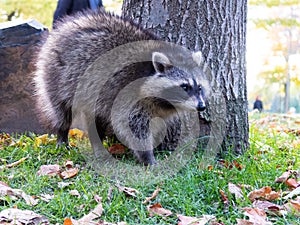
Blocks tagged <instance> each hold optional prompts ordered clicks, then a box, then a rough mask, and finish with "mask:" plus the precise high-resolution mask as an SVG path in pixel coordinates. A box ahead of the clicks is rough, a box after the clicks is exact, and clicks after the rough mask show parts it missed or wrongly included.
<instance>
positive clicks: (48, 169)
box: [37, 164, 60, 177]
mask: <svg viewBox="0 0 300 225" xmlns="http://www.w3.org/2000/svg"><path fill="white" fill-rule="evenodd" d="M59 172H60V166H59V165H57V164H55V165H42V166H41V167H40V169H39V171H38V172H37V175H38V176H50V177H53V176H56V175H57V174H58V173H59Z"/></svg>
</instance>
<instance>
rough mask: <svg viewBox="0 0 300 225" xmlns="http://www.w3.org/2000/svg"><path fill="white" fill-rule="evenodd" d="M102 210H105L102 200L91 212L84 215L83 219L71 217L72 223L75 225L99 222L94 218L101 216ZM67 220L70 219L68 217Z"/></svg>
mask: <svg viewBox="0 0 300 225" xmlns="http://www.w3.org/2000/svg"><path fill="white" fill-rule="evenodd" d="M102 212H103V207H102V203H101V202H100V203H99V204H98V205H97V206H96V207H95V208H94V209H93V210H92V211H91V212H90V213H89V214H87V215H85V216H83V217H82V218H81V219H79V220H74V219H71V221H72V224H73V225H83V224H84V225H89V224H97V223H96V222H95V221H94V220H95V219H96V218H99V217H100V216H101V215H102ZM65 220H66V219H65ZM67 220H68V218H67ZM67 222H68V221H67Z"/></svg>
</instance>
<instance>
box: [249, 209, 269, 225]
mask: <svg viewBox="0 0 300 225" xmlns="http://www.w3.org/2000/svg"><path fill="white" fill-rule="evenodd" d="M243 210H244V211H245V212H244V215H246V216H248V217H249V221H250V222H253V223H254V224H259V225H271V224H272V223H271V222H269V221H267V214H266V213H265V211H264V210H263V209H258V208H249V207H245V208H243Z"/></svg>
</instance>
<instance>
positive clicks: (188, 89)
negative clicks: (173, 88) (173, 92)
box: [180, 84, 193, 92]
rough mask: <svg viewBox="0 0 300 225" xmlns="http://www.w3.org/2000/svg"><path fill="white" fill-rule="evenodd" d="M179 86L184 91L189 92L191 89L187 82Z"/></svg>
mask: <svg viewBox="0 0 300 225" xmlns="http://www.w3.org/2000/svg"><path fill="white" fill-rule="evenodd" d="M180 87H182V89H183V90H184V91H186V92H189V91H191V90H192V89H193V87H192V86H191V85H189V84H182V85H180Z"/></svg>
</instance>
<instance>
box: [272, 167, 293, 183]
mask: <svg viewBox="0 0 300 225" xmlns="http://www.w3.org/2000/svg"><path fill="white" fill-rule="evenodd" d="M291 174H292V173H291V171H290V170H289V171H286V172H284V173H283V174H282V175H281V176H280V177H278V178H277V179H276V180H275V183H284V182H285V181H286V180H287V179H288V178H289V177H290V176H291Z"/></svg>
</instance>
